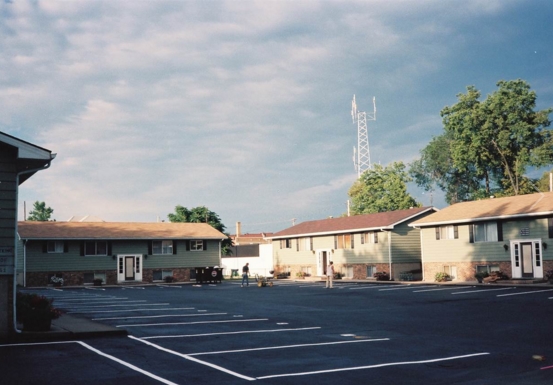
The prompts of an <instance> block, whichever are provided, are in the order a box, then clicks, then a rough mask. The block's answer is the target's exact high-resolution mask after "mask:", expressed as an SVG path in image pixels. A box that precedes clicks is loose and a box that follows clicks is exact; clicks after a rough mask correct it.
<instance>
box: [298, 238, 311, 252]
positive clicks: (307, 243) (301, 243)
mask: <svg viewBox="0 0 553 385" xmlns="http://www.w3.org/2000/svg"><path fill="white" fill-rule="evenodd" d="M312 245H313V241H312V238H311V237H307V238H298V240H297V245H296V246H297V247H296V250H297V251H306V250H307V251H309V250H313V247H312Z"/></svg>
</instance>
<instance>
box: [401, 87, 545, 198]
mask: <svg viewBox="0 0 553 385" xmlns="http://www.w3.org/2000/svg"><path fill="white" fill-rule="evenodd" d="M497 86H498V90H497V91H495V92H494V93H492V94H491V95H488V97H487V98H486V99H485V100H484V101H480V100H479V98H480V91H478V90H477V89H476V88H475V87H474V86H469V87H467V93H466V94H459V95H457V98H458V102H457V103H456V104H454V105H453V106H448V107H445V108H444V109H442V111H441V116H442V119H443V125H444V133H443V134H442V135H440V136H438V137H435V138H433V140H432V141H431V142H430V144H428V145H427V146H426V147H425V148H424V149H423V150H422V151H421V158H420V159H418V160H416V161H415V162H413V163H412V164H411V167H410V175H411V176H412V177H413V178H414V180H415V182H416V183H417V184H418V185H419V186H421V187H423V188H424V189H425V190H427V191H429V190H432V189H433V188H434V186H437V187H438V188H440V189H441V190H443V191H444V192H445V193H446V200H447V201H448V203H455V202H458V201H463V200H474V199H477V198H480V197H483V196H489V195H491V194H494V195H497V196H501V195H519V194H525V193H529V192H532V191H535V187H534V183H533V182H534V181H533V180H531V179H529V178H528V177H526V176H525V175H524V174H525V173H526V170H527V169H528V168H529V167H542V166H545V165H548V164H551V162H552V161H553V141H552V136H551V131H550V130H548V129H547V127H549V126H550V124H551V121H550V120H549V114H550V113H551V111H553V110H552V109H551V108H549V109H545V110H541V111H535V110H534V109H535V106H536V98H537V97H536V93H535V92H534V91H531V90H530V86H529V85H528V84H527V83H526V82H525V81H523V80H520V79H519V80H512V81H500V82H498V83H497Z"/></svg>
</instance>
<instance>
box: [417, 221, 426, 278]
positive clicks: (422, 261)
mask: <svg viewBox="0 0 553 385" xmlns="http://www.w3.org/2000/svg"><path fill="white" fill-rule="evenodd" d="M415 228H416V227H415ZM419 230H420V231H419V234H420V238H421V240H420V245H421V271H422V281H423V282H425V281H424V244H423V242H422V229H421V228H420V227H419Z"/></svg>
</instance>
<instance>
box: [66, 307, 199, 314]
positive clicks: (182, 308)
mask: <svg viewBox="0 0 553 385" xmlns="http://www.w3.org/2000/svg"><path fill="white" fill-rule="evenodd" d="M188 309H190V308H187V307H181V308H175V309H167V308H161V309H119V310H91V311H70V312H67V314H69V313H73V314H78V313H125V312H133V311H176V310H188Z"/></svg>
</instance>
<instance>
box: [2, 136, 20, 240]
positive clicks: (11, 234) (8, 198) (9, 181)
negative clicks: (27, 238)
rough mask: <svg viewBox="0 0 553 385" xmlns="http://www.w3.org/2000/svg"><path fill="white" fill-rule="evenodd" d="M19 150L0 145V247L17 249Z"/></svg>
mask: <svg viewBox="0 0 553 385" xmlns="http://www.w3.org/2000/svg"><path fill="white" fill-rule="evenodd" d="M16 158H17V149H15V148H14V147H12V146H9V145H7V144H5V143H0V180H1V181H2V183H0V246H8V247H15V226H16V207H17V201H16V191H17V185H16V179H17V175H16V165H15V162H16Z"/></svg>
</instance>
